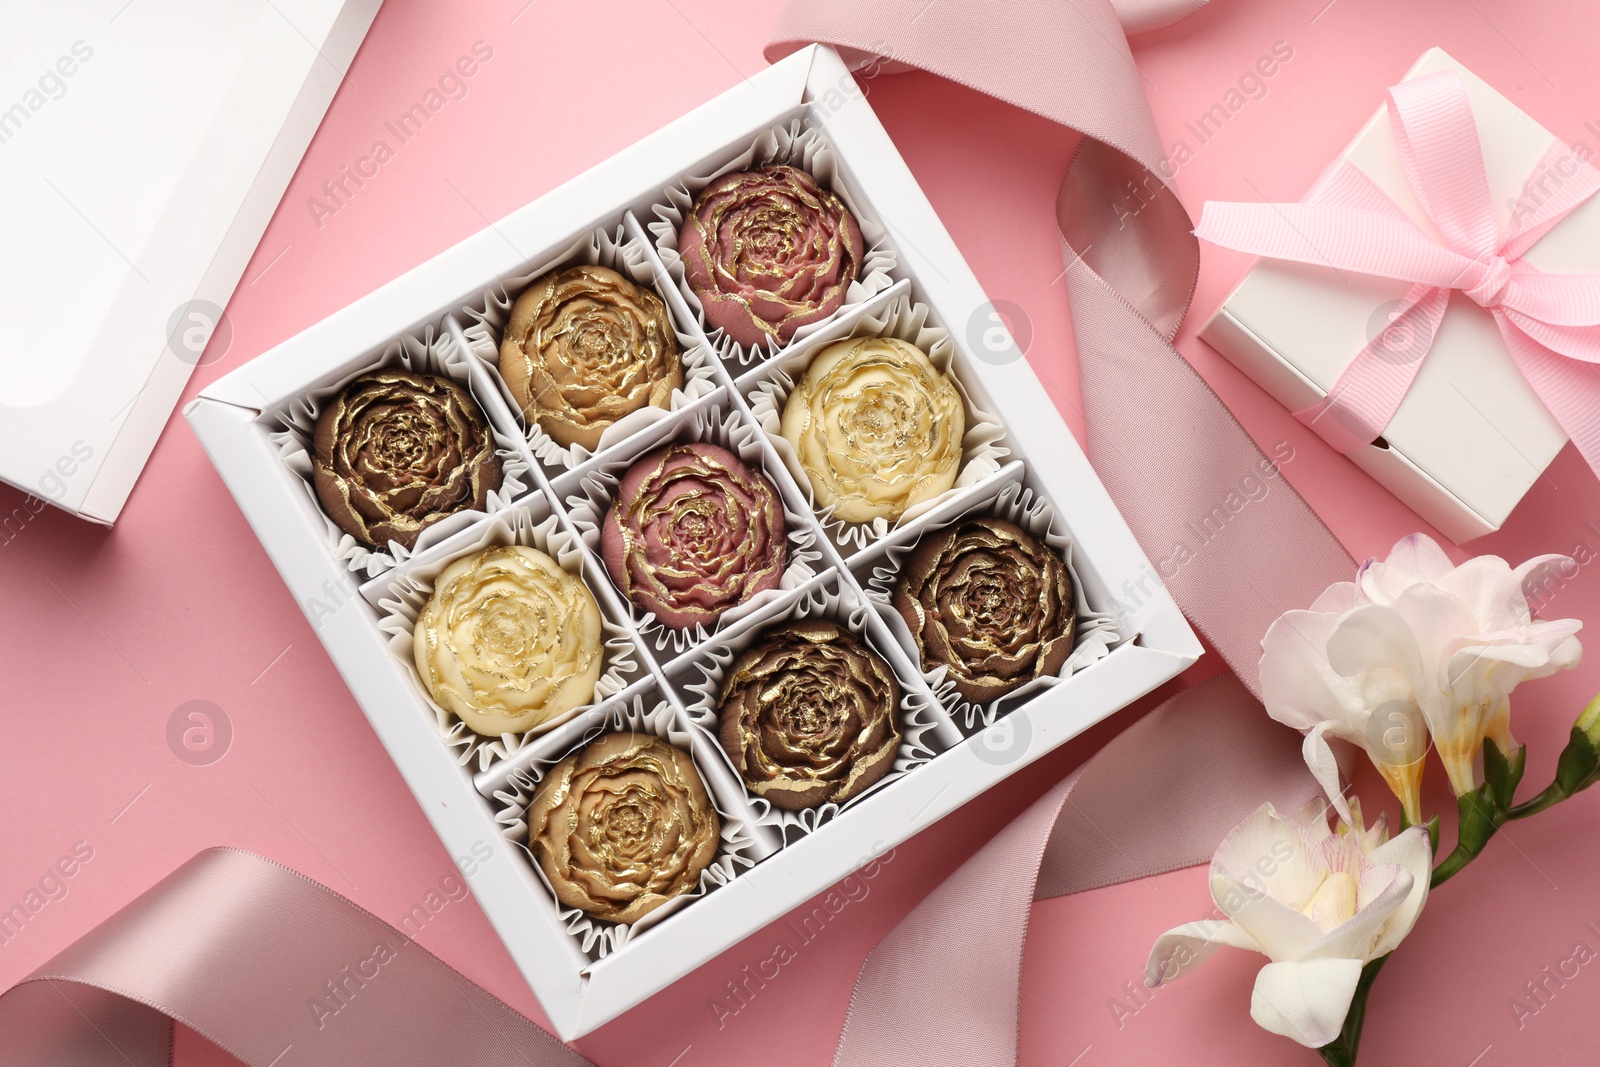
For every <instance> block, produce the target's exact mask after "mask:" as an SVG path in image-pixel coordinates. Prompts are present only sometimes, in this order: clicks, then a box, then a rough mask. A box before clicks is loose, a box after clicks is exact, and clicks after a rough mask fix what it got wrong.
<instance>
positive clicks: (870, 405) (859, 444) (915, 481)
mask: <svg viewBox="0 0 1600 1067" xmlns="http://www.w3.org/2000/svg"><path fill="white" fill-rule="evenodd" d="M780 431H781V432H782V434H783V437H784V439H785V440H787V441H788V442H789V444H790V445H792V446H793V447H794V450H795V452H796V454H797V455H798V456H799V459H800V466H801V468H802V469H804V471H805V473H806V477H807V478H808V479H809V480H810V482H811V492H812V496H813V497H814V499H815V501H816V505H817V507H819V508H824V509H826V508H832V509H833V516H834V517H835V518H839V519H843V520H845V521H846V522H868V521H870V520H872V519H884V520H885V521H888V522H894V521H896V520H898V519H899V518H900V516H902V515H904V514H905V513H906V511H907V510H908V509H910V508H912V507H914V506H916V505H917V504H920V503H922V502H924V501H926V500H931V499H932V498H933V497H936V496H938V495H939V494H940V493H943V492H944V491H946V490H947V489H949V488H950V487H951V486H953V485H954V484H955V481H956V475H957V474H958V473H959V472H960V469H961V454H962V451H961V446H962V437H963V435H964V434H965V433H966V410H965V408H964V407H963V405H962V402H961V394H960V393H959V392H958V391H957V390H956V387H955V385H954V384H953V383H952V382H951V381H950V379H949V378H948V377H946V376H945V375H944V374H942V373H940V372H939V370H938V369H937V368H936V367H934V365H933V364H932V363H931V362H929V360H928V357H927V356H926V355H924V354H923V352H922V350H921V349H919V348H917V347H916V346H915V345H911V344H907V343H906V342H905V341H899V340H896V339H894V338H892V337H862V338H857V339H855V340H849V341H839V342H836V343H835V344H831V345H829V346H828V347H826V348H824V349H823V350H822V351H821V352H819V353H817V355H816V358H814V359H813V360H812V361H811V365H810V366H809V367H808V368H807V369H806V372H805V374H804V376H802V377H801V379H800V381H799V382H798V383H796V385H795V387H794V391H793V392H792V393H790V394H789V399H788V401H787V402H786V403H785V404H784V408H783V418H782V421H781V423H780Z"/></svg>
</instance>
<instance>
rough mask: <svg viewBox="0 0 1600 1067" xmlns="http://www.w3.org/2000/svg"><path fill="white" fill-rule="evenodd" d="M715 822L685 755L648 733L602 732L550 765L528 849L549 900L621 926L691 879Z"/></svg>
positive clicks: (704, 857) (712, 845) (712, 838)
mask: <svg viewBox="0 0 1600 1067" xmlns="http://www.w3.org/2000/svg"><path fill="white" fill-rule="evenodd" d="M721 834H722V820H721V819H720V818H718V816H717V812H716V809H715V808H713V807H712V806H711V798H710V797H709V796H707V795H706V787H705V784H704V783H703V782H701V780H700V772H698V771H697V770H695V766H694V761H693V760H692V759H691V758H690V756H689V754H688V753H687V752H685V751H683V750H682V749H681V748H677V747H675V746H673V745H669V744H668V743H667V742H665V741H663V740H661V739H660V738H659V737H655V736H653V735H651V734H641V733H614V734H606V735H605V736H604V737H601V738H600V739H599V740H597V741H595V742H593V743H592V744H590V745H588V746H587V747H585V748H583V749H582V750H580V751H578V752H575V753H573V754H572V755H570V756H568V757H567V758H566V759H564V760H562V761H561V762H560V763H558V764H556V765H555V766H554V767H552V768H551V769H550V772H549V773H548V774H546V775H545V777H544V780H543V781H542V782H540V783H539V789H538V791H537V792H535V793H534V795H533V800H532V802H531V803H529V805H528V847H529V848H530V849H531V850H532V851H533V856H534V859H535V860H537V861H538V863H539V867H540V869H542V870H543V871H544V874H545V877H546V878H548V879H549V880H550V888H552V889H554V890H555V893H556V899H558V900H560V901H561V903H563V904H565V905H566V906H567V907H569V908H578V909H579V910H581V911H584V912H587V913H588V914H590V915H593V916H594V917H595V918H597V919H605V920H607V921H609V922H617V923H631V922H634V921H635V920H637V919H641V918H643V917H644V916H646V915H648V914H650V913H651V912H652V911H654V910H656V909H657V908H659V907H661V905H663V904H665V903H666V902H667V901H669V900H671V899H672V898H673V897H676V896H678V895H680V894H682V893H687V892H690V891H691V890H693V889H695V888H696V887H697V886H698V885H699V884H700V872H701V871H703V870H705V869H706V866H707V865H708V864H709V863H710V862H711V861H712V859H713V858H715V856H716V854H717V843H718V842H719V841H720V839H721Z"/></svg>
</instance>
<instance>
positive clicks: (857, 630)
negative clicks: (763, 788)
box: [666, 568, 962, 845]
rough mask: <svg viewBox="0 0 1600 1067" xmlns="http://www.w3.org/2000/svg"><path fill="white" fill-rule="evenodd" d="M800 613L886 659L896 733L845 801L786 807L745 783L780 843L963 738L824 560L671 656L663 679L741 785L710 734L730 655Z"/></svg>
mask: <svg viewBox="0 0 1600 1067" xmlns="http://www.w3.org/2000/svg"><path fill="white" fill-rule="evenodd" d="M803 619H828V620H831V621H833V622H836V623H838V624H840V625H841V626H843V627H844V628H845V629H847V630H849V631H851V632H852V633H854V634H856V635H857V636H859V637H861V638H862V639H863V640H864V641H865V642H866V644H867V647H868V648H870V649H872V650H873V651H874V652H876V653H877V654H878V655H879V656H880V657H881V658H882V659H883V660H884V661H885V662H886V663H887V664H888V665H889V669H890V671H891V672H892V673H893V675H894V677H895V680H896V681H897V682H898V683H899V686H900V707H899V709H898V711H899V720H900V729H901V741H900V746H899V750H898V752H897V754H896V756H895V761H894V766H893V767H892V768H891V770H890V771H889V773H888V774H886V775H885V776H884V777H883V778H882V779H880V780H879V781H877V782H876V783H874V784H873V785H872V786H871V787H870V788H868V789H867V790H865V791H864V792H862V793H861V794H860V795H858V796H856V797H852V798H851V799H850V800H848V801H846V802H845V803H843V804H836V803H833V802H831V801H830V802H827V803H824V804H820V805H817V806H815V807H812V808H807V809H804V810H801V811H787V810H784V809H781V808H777V807H774V806H773V805H772V804H770V803H769V802H768V801H766V800H764V799H763V798H761V797H759V796H757V795H755V794H754V793H752V792H750V791H749V790H748V789H746V790H744V792H745V796H746V798H747V800H748V802H749V804H750V806H751V808H752V809H753V810H754V811H755V812H756V816H757V822H758V823H759V824H760V825H761V826H764V827H771V828H773V829H774V830H776V831H778V832H779V833H780V834H781V835H782V839H783V843H784V844H785V845H788V844H792V843H793V842H795V841H797V840H799V839H800V838H801V837H804V836H805V835H807V834H810V833H814V832H815V831H816V830H817V829H818V827H820V826H822V825H824V824H825V823H827V822H828V820H830V819H832V818H833V817H834V816H836V815H837V814H838V813H839V812H840V811H842V810H846V809H848V808H851V807H854V806H855V805H857V804H859V803H861V802H862V801H865V800H866V799H867V798H869V797H871V796H873V795H875V794H877V793H879V792H881V791H883V790H885V789H889V788H892V787H893V785H894V783H895V782H896V781H897V780H898V779H900V778H901V777H903V776H904V775H906V774H908V773H911V772H912V771H914V770H915V769H916V768H917V767H919V766H921V765H922V764H924V763H926V762H927V761H928V760H931V759H933V758H934V757H936V756H937V755H938V754H939V753H941V752H944V751H947V750H948V749H950V748H951V747H953V746H954V745H956V744H959V743H960V742H961V739H962V735H961V732H960V731H959V730H958V729H957V728H956V726H955V723H954V722H953V721H952V720H951V719H950V717H949V715H948V714H947V713H946V711H945V710H944V707H943V705H942V704H941V703H940V701H939V699H938V697H937V695H936V694H935V693H934V692H933V690H932V689H931V688H930V687H929V686H928V685H927V682H926V680H925V679H924V677H923V675H922V673H921V672H920V671H919V670H918V669H917V667H916V661H915V660H914V659H912V658H911V657H909V656H907V655H906V652H905V649H904V648H902V647H901V646H900V644H899V643H898V641H896V640H895V638H894V637H893V636H892V635H891V634H890V632H889V630H888V629H887V627H885V625H884V622H883V620H882V619H881V618H880V617H879V615H878V613H877V612H876V611H875V610H874V609H873V607H872V606H871V604H870V603H869V601H868V599H867V597H866V595H865V594H864V593H863V592H862V590H861V588H860V586H859V585H858V584H857V583H856V582H855V580H854V579H853V578H852V577H851V576H850V574H849V573H848V572H847V571H842V570H838V569H833V568H830V569H829V570H827V571H824V572H823V573H821V574H819V575H817V576H816V577H815V578H813V579H811V580H810V581H808V582H806V583H805V584H804V585H802V586H799V587H797V588H794V589H790V590H787V591H785V592H784V593H783V594H782V595H781V596H780V597H778V598H776V599H774V600H771V601H769V602H768V603H766V604H764V605H762V607H761V608H760V609H759V610H757V611H754V612H751V613H750V614H749V615H747V616H745V617H744V618H741V619H740V620H738V621H737V622H736V623H734V624H732V625H731V626H729V627H727V628H726V629H725V630H723V631H722V632H721V633H719V634H717V635H716V636H715V637H714V638H712V640H710V641H708V642H706V643H705V644H703V645H701V646H699V647H698V648H696V649H695V650H694V651H693V653H692V654H690V655H688V656H685V657H683V658H681V659H679V660H677V661H676V662H674V663H673V664H672V666H671V667H670V668H669V669H668V670H667V672H666V674H667V678H668V681H669V682H670V683H671V685H672V687H673V689H674V690H675V691H676V692H677V693H678V694H679V695H680V697H681V698H682V699H683V701H684V704H685V707H686V709H687V714H688V717H689V718H690V719H691V720H692V721H693V722H694V723H695V724H696V725H697V726H698V727H700V728H701V729H702V730H704V731H705V733H706V736H707V738H708V739H709V740H710V742H711V744H712V745H713V746H714V747H715V749H716V752H717V755H718V756H719V757H720V758H721V759H722V760H723V762H724V765H725V766H726V767H727V770H728V773H729V774H731V775H733V776H734V780H735V781H736V782H739V783H740V786H741V788H743V783H742V779H740V778H739V776H738V772H737V771H735V770H734V768H733V764H732V761H731V760H729V759H728V757H727V753H726V752H725V751H724V750H723V748H722V745H721V743H720V741H718V740H716V738H717V737H718V733H719V730H720V718H719V716H718V704H719V703H720V699H721V693H722V682H723V678H724V676H725V672H726V670H727V668H728V666H729V665H730V664H731V663H732V662H733V660H734V659H735V658H736V657H737V656H738V655H739V654H740V653H741V652H743V651H744V650H745V649H747V648H749V647H750V646H751V645H752V644H754V643H755V642H756V641H757V640H759V639H760V638H761V636H762V635H763V634H766V633H768V632H769V631H771V630H773V629H775V628H777V627H780V626H782V625H783V624H785V623H788V622H797V621H800V620H803Z"/></svg>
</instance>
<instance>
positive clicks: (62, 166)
mask: <svg viewBox="0 0 1600 1067" xmlns="http://www.w3.org/2000/svg"><path fill="white" fill-rule="evenodd" d="M380 3H381V0H227V2H219V3H211V4H202V5H191V4H178V3H172V2H167V0H158V2H145V3H134V4H129V3H126V2H125V0H104V2H98V3H90V4H30V5H25V6H22V7H19V8H17V9H16V10H15V11H13V12H12V15H11V18H12V25H11V27H10V28H11V31H12V32H10V33H8V34H6V35H5V39H4V40H3V41H0V70H3V71H4V72H5V75H6V77H5V78H4V80H3V81H0V85H3V86H6V87H7V88H5V89H3V90H0V202H3V203H5V204H7V205H9V207H8V208H7V209H6V211H5V221H4V225H5V232H6V238H7V249H6V251H7V255H6V256H5V257H4V258H3V259H0V312H3V313H4V315H5V318H6V321H7V323H8V329H9V333H10V337H9V343H8V344H7V345H6V346H5V347H4V348H3V349H0V479H3V480H5V481H7V482H10V483H11V484H13V485H16V486H18V487H19V488H21V489H23V490H25V491H27V492H29V493H32V494H34V495H35V496H38V497H40V498H42V499H45V500H48V501H50V502H51V503H53V504H56V505H58V506H60V507H62V508H65V509H66V510H68V511H71V512H74V513H76V514H79V515H81V516H83V517H85V518H89V519H92V520H95V521H99V522H106V523H109V522H111V521H112V520H114V519H115V518H116V516H117V514H118V512H119V511H120V510H121V508H122V504H123V502H124V501H125V500H126V498H127V495H128V493H129V491H130V490H131V489H132V487H133V483H134V481H135V479H137V477H138V475H139V472H140V470H141V469H142V468H143V466H144V463H145V460H146V459H147V458H148V456H149V454H150V450H151V448H153V447H154V445H155V441H156V438H157V436H158V435H159V434H160V432H161V429H162V427H163V426H164V425H165V424H166V421H167V417H168V416H169V415H170V413H171V410H172V407H173V405H174V404H175V403H176V402H177V400H178V397H179V395H180V393H181V392H182V390H183V386H184V383H185V382H186V381H187V380H188V377H189V374H190V373H191V372H192V371H193V369H194V367H195V365H196V364H197V363H198V362H199V361H200V358H201V355H202V352H203V351H204V349H205V346H206V342H207V341H208V339H209V338H210V335H211V333H212V330H213V328H214V327H216V326H217V324H218V323H219V322H220V321H222V308H223V307H224V306H225V305H226V304H227V302H228V299H229V297H230V296H231V295H232V292H233V288H234V286H235V285H236V284H237V283H238V281H239V277H240V275H241V274H242V272H243V270H244V266H245V264H246V263H247V262H248V261H249V259H250V256H251V255H252V253H253V252H254V250H255V247H256V244H257V242H258V241H259V240H260V237H261V234H262V231H263V230H265V228H266V225H267V222H268V220H269V219H270V218H271V217H272V213H273V211H274V210H275V209H276V207H277V204H278V200H279V199H280V198H281V196H282V194H283V190H284V189H285V187H286V186H287V185H288V182H289V178H290V177H291V175H292V174H293V173H294V169H295V167H296V166H297V165H298V164H299V161H300V157H301V155H302V154H303V152H304V151H305V148H306V146H307V145H308V144H309V143H310V140H311V136H312V134H313V133H315V132H316V128H317V125H318V124H319V123H320V122H321V120H322V115H323V113H324V111H325V110H326V109H327V106H328V103H329V102H330V101H331V100H332V98H333V94H334V91H335V90H336V89H337V88H338V85H339V83H340V81H341V79H342V78H343V77H344V72H345V70H346V68H347V67H348V65H349V63H350V60H351V58H352V57H353V56H354V55H355V51H356V48H357V47H358V46H359V45H360V43H361V40H362V38H363V37H364V36H365V34H366V31H367V28H368V26H370V24H371V22H372V18H373V16H374V15H375V14H376V13H377V9H378V6H379V4H380ZM223 328H224V329H225V328H226V326H225V325H224V326H223Z"/></svg>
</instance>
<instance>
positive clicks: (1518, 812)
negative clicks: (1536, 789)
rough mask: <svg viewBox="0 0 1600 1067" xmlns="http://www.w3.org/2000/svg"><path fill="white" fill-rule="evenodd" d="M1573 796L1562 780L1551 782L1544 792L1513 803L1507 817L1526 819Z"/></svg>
mask: <svg viewBox="0 0 1600 1067" xmlns="http://www.w3.org/2000/svg"><path fill="white" fill-rule="evenodd" d="M1570 796H1572V794H1571V793H1569V792H1567V790H1566V789H1565V787H1563V786H1562V785H1561V783H1560V782H1551V783H1550V784H1549V785H1547V786H1545V787H1544V792H1542V793H1540V794H1539V795H1538V796H1536V797H1534V798H1532V799H1531V800H1524V801H1523V802H1522V803H1521V804H1515V805H1512V807H1511V810H1509V811H1507V812H1506V818H1507V819H1526V818H1527V817H1528V816H1530V815H1537V814H1539V813H1540V812H1541V811H1544V810H1545V809H1546V808H1553V807H1555V806H1556V805H1557V804H1559V803H1561V802H1562V801H1563V800H1566V799H1567V798H1568V797H1570Z"/></svg>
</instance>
